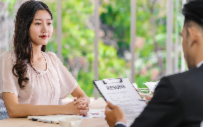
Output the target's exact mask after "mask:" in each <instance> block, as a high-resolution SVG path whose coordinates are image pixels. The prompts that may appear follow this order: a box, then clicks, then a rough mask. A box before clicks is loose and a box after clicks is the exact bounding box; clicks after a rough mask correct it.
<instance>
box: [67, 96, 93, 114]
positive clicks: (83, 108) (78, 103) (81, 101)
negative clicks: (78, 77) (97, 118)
mask: <svg viewBox="0 0 203 127" xmlns="http://www.w3.org/2000/svg"><path fill="white" fill-rule="evenodd" d="M69 105H70V106H71V107H72V111H73V112H72V113H71V114H76V115H81V116H83V115H85V116H86V115H87V113H88V111H89V102H88V100H87V99H85V98H74V100H73V102H71V103H69Z"/></svg>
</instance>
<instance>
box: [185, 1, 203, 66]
mask: <svg viewBox="0 0 203 127" xmlns="http://www.w3.org/2000/svg"><path fill="white" fill-rule="evenodd" d="M182 13H183V15H184V16H185V21H184V26H183V29H182V31H181V36H182V38H183V42H182V46H183V52H184V57H185V59H186V62H187V65H188V68H189V69H191V68H194V67H196V66H197V64H198V63H199V62H200V61H201V60H203V0H191V1H189V2H188V3H187V4H185V5H184V8H183V10H182Z"/></svg>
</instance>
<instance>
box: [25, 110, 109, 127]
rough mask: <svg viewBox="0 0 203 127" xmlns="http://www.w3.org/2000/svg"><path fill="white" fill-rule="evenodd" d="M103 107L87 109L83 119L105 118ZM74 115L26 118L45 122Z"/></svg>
mask: <svg viewBox="0 0 203 127" xmlns="http://www.w3.org/2000/svg"><path fill="white" fill-rule="evenodd" d="M104 112H105V109H89V112H88V115H87V116H83V119H89V118H105V114H104ZM71 116H76V115H48V116H28V117H27V119H29V120H33V121H39V122H45V123H56V124H57V123H59V119H61V118H63V117H71Z"/></svg>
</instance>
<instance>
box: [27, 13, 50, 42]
mask: <svg viewBox="0 0 203 127" xmlns="http://www.w3.org/2000/svg"><path fill="white" fill-rule="evenodd" d="M29 32H30V38H31V43H32V44H34V45H46V44H47V43H48V41H49V39H50V37H51V35H52V32H53V26H52V20H51V15H50V14H49V13H48V12H47V11H46V10H38V11H37V12H36V13H35V16H34V18H33V21H32V23H31V25H30V29H29Z"/></svg>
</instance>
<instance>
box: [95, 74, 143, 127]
mask: <svg viewBox="0 0 203 127" xmlns="http://www.w3.org/2000/svg"><path fill="white" fill-rule="evenodd" d="M94 85H95V87H96V88H97V89H98V91H99V92H100V94H101V95H102V96H103V98H104V99H105V100H106V101H110V102H111V103H113V104H114V105H118V106H119V107H120V108H121V109H122V110H123V112H124V113H125V116H126V119H127V126H130V125H131V124H132V123H133V122H134V120H135V118H137V117H138V116H139V115H140V113H141V112H142V111H143V109H144V108H145V106H146V103H145V102H144V101H140V100H141V99H142V98H141V96H140V95H139V94H138V92H137V91H136V90H135V88H134V87H133V85H132V84H131V83H130V81H129V79H127V78H123V79H121V78H118V79H103V80H100V81H94Z"/></svg>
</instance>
